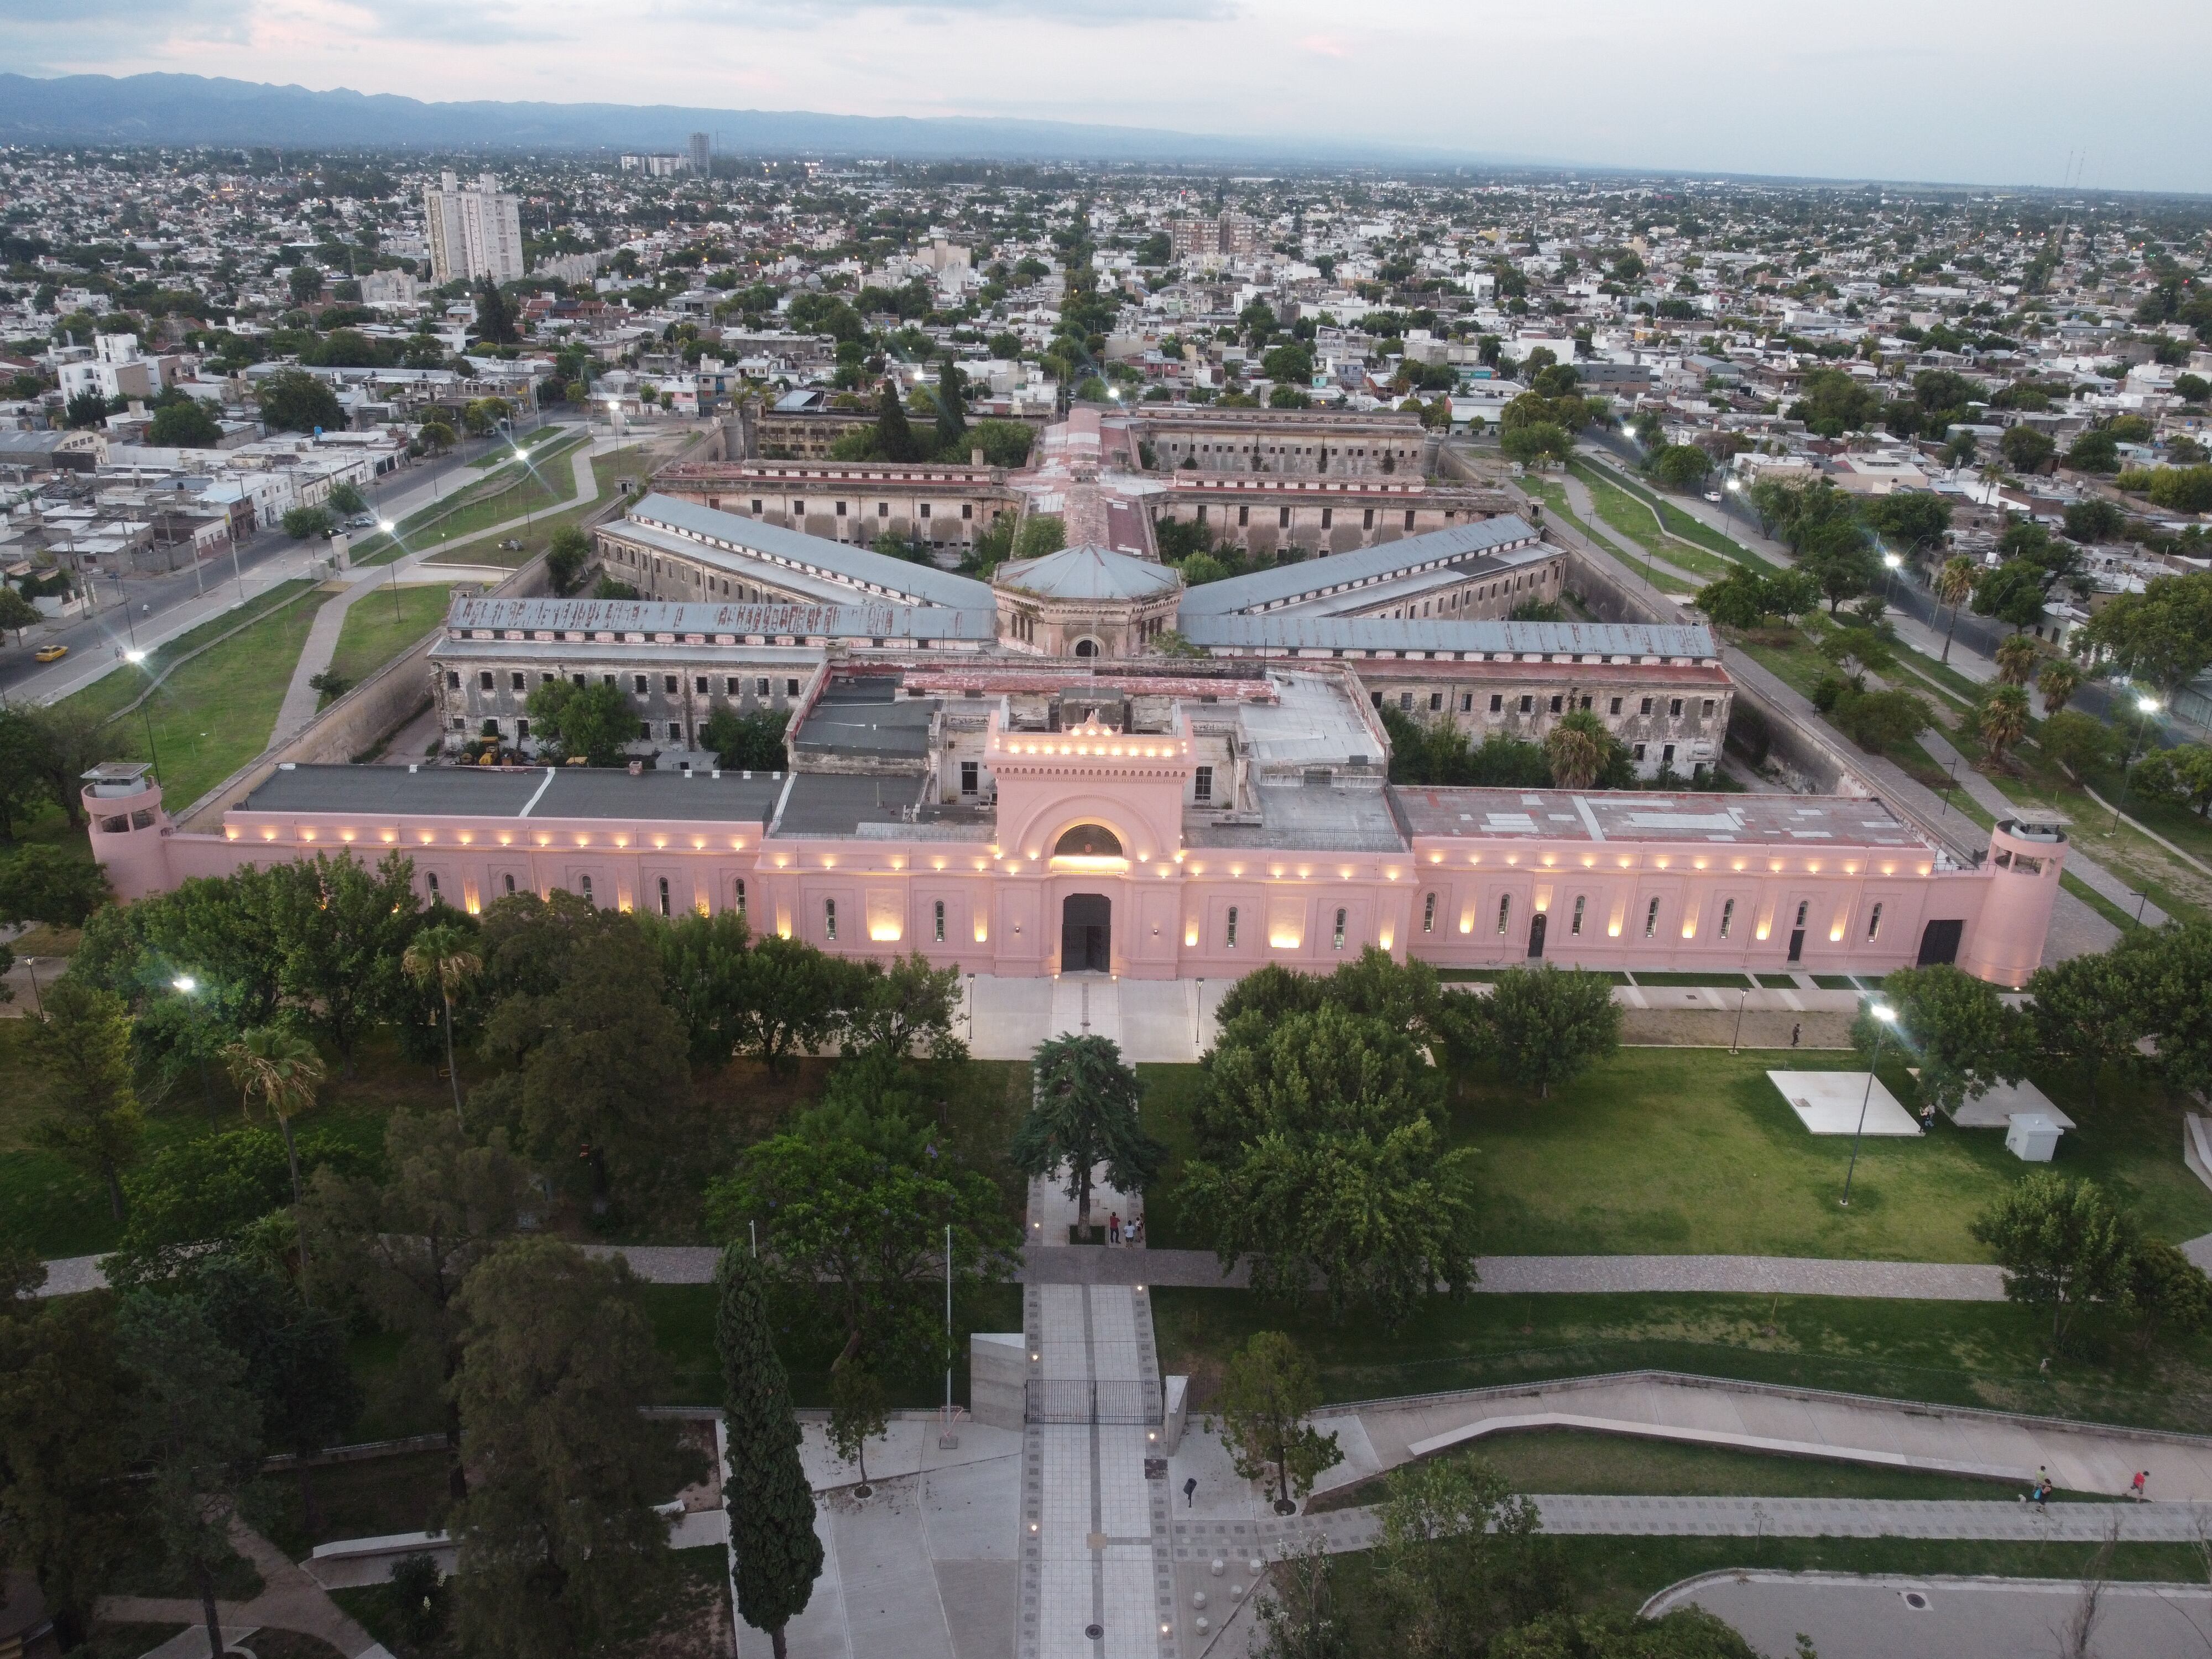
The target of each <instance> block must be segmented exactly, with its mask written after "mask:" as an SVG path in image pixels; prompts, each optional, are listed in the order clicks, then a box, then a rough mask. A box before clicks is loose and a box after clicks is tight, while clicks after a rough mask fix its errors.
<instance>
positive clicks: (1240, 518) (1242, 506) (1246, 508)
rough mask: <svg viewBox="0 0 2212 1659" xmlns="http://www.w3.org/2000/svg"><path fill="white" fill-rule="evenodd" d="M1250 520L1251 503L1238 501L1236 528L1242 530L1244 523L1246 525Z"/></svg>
mask: <svg viewBox="0 0 2212 1659" xmlns="http://www.w3.org/2000/svg"><path fill="white" fill-rule="evenodd" d="M1251 522H1252V507H1251V503H1249V501H1240V502H1239V503H1237V528H1238V529H1240V530H1242V529H1243V527H1244V526H1246V525H1248V524H1249V523H1251Z"/></svg>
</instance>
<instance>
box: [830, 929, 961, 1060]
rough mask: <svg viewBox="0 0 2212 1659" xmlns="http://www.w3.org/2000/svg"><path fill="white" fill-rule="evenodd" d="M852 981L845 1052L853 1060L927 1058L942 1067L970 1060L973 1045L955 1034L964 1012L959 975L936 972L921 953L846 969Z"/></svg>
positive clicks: (847, 996)
mask: <svg viewBox="0 0 2212 1659" xmlns="http://www.w3.org/2000/svg"><path fill="white" fill-rule="evenodd" d="M842 965H843V966H844V968H845V969H846V971H847V973H848V976H849V986H848V990H847V992H846V994H845V1000H846V1004H847V1018H846V1025H845V1039H844V1048H845V1054H846V1056H847V1058H848V1059H850V1058H852V1057H854V1055H856V1054H869V1053H880V1054H884V1055H887V1056H889V1057H890V1058H893V1059H896V1060H902V1061H903V1060H912V1059H914V1058H915V1056H917V1055H925V1056H927V1058H928V1059H929V1060H931V1061H933V1062H937V1063H945V1062H957V1061H962V1060H966V1059H967V1058H968V1045H967V1044H965V1043H964V1042H961V1040H960V1039H959V1038H958V1037H957V1036H955V1035H954V1034H953V1030H952V1027H953V1024H954V1022H955V1021H956V1020H957V1018H959V1012H960V970H959V969H957V968H933V967H932V966H931V965H930V963H929V958H928V957H925V956H924V955H922V953H921V951H908V953H907V954H906V955H904V956H902V957H892V958H891V959H890V964H889V965H888V966H885V965H884V964H882V963H876V962H872V961H870V962H862V963H844V964H842Z"/></svg>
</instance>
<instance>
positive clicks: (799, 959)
mask: <svg viewBox="0 0 2212 1659" xmlns="http://www.w3.org/2000/svg"><path fill="white" fill-rule="evenodd" d="M853 989H854V980H853V970H852V969H851V968H850V966H849V965H848V963H844V962H842V961H841V960H840V959H839V958H837V957H833V956H831V955H829V953H828V952H827V951H820V950H817V949H816V948H815V947H814V946H813V945H809V944H807V943H806V942H805V940H804V939H785V938H782V937H781V936H780V935H778V934H775V933H770V934H767V935H765V936H763V938H761V939H758V940H757V941H756V942H755V944H754V945H753V947H752V949H751V950H750V951H746V952H745V956H744V963H743V966H742V969H741V971H740V975H739V987H738V994H737V1000H736V1002H735V1004H734V1005H733V1006H732V1011H731V1018H732V1019H733V1021H734V1023H735V1026H736V1030H737V1038H738V1052H739V1053H740V1054H751V1055H753V1056H755V1057H756V1058H757V1059H758V1060H762V1061H763V1063H765V1064H766V1065H767V1066H768V1067H769V1070H771V1071H776V1070H781V1069H782V1068H783V1066H785V1065H786V1063H787V1061H789V1060H791V1058H792V1057H793V1054H798V1053H800V1052H803V1051H805V1050H806V1049H810V1048H820V1047H821V1046H822V1045H823V1044H824V1043H826V1042H829V1039H830V1038H831V1037H833V1036H836V1034H837V1033H838V1032H839V1031H841V1030H843V1029H844V1026H845V1023H846V1018H847V1015H848V1011H849V1010H850V1008H851V1006H852V1003H851V994H852V991H853Z"/></svg>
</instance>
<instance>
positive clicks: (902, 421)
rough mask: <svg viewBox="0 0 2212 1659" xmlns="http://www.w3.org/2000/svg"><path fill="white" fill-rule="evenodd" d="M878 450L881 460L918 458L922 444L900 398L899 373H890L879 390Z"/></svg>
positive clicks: (877, 413) (876, 443)
mask: <svg viewBox="0 0 2212 1659" xmlns="http://www.w3.org/2000/svg"><path fill="white" fill-rule="evenodd" d="M875 439H876V441H875V451H876V458H877V459H878V460H885V461H918V460H920V459H921V444H920V443H919V442H918V441H915V435H914V428H913V427H912V426H910V425H909V424H908V422H907V418H906V405H905V404H902V403H901V402H900V401H899V389H898V377H897V376H896V375H895V374H887V375H885V376H884V383H883V386H882V388H881V389H880V390H879V391H878V392H877V394H876V432H875Z"/></svg>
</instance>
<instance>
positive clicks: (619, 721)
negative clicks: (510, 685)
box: [524, 680, 637, 766]
mask: <svg viewBox="0 0 2212 1659" xmlns="http://www.w3.org/2000/svg"><path fill="white" fill-rule="evenodd" d="M524 706H525V707H526V708H528V710H529V711H530V723H531V733H532V736H533V737H534V738H536V739H537V741H538V745H539V747H540V748H544V747H546V746H548V745H550V747H551V749H552V752H553V753H555V754H556V755H559V756H561V757H563V758H564V759H580V760H582V761H583V762H584V763H586V764H587V765H591V766H619V765H620V764H621V763H622V761H623V750H625V749H626V748H627V747H628V746H629V744H633V743H635V742H636V741H637V711H636V710H635V708H631V707H630V702H629V698H628V697H626V696H623V690H622V688H621V687H620V686H618V685H610V684H607V683H606V682H605V681H603V680H602V681H599V682H597V683H595V684H591V685H578V684H575V683H574V681H573V680H547V681H544V682H543V683H542V684H538V685H537V686H535V687H533V688H532V690H531V693H530V699H529V701H528V702H527V703H526V704H525V705H524Z"/></svg>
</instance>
